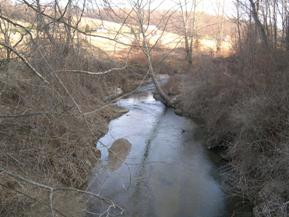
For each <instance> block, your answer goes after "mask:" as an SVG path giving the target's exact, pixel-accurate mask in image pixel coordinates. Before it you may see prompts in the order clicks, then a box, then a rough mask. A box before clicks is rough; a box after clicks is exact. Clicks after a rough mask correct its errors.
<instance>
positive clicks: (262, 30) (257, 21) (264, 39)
mask: <svg viewBox="0 0 289 217" xmlns="http://www.w3.org/2000/svg"><path fill="white" fill-rule="evenodd" d="M249 1H250V3H251V8H252V15H253V18H254V21H255V24H256V26H257V28H258V29H259V33H260V36H261V39H262V42H263V44H264V46H265V47H266V48H269V44H268V38H267V35H266V31H265V28H264V26H263V25H262V23H261V21H260V19H259V16H258V12H257V9H256V5H255V3H254V1H253V0H249Z"/></svg>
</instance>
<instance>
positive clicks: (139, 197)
mask: <svg viewBox="0 0 289 217" xmlns="http://www.w3.org/2000/svg"><path fill="white" fill-rule="evenodd" d="M151 89H152V88H151V86H150V85H148V86H146V87H145V88H143V89H142V90H140V91H139V93H137V94H135V95H134V96H132V97H130V98H128V99H123V100H120V101H119V102H118V105H119V106H121V107H124V108H127V109H128V110H129V112H128V113H126V114H124V115H123V116H121V117H120V118H117V119H115V120H113V121H111V123H110V125H109V130H108V133H107V134H106V135H105V136H104V137H103V138H101V139H100V140H99V141H98V143H97V147H98V148H99V149H100V150H101V153H102V157H101V162H100V163H99V165H98V166H97V168H95V170H94V173H93V176H92V177H91V180H90V182H89V187H88V189H89V190H90V191H92V192H94V193H96V194H99V195H102V196H105V197H107V198H110V199H111V200H112V201H114V202H115V203H117V204H118V205H120V206H121V207H123V208H124V209H125V212H124V213H120V212H119V211H116V210H115V211H113V210H112V211H111V212H110V214H109V216H127V217H223V216H224V213H223V210H224V194H223V192H222V191H221V189H220V185H219V183H218V182H217V181H216V180H215V179H214V178H213V176H212V173H213V171H214V167H213V166H212V164H211V163H210V161H209V160H208V159H207V156H206V152H205V150H204V149H203V147H202V145H201V144H200V143H199V142H198V141H196V140H195V138H194V132H195V130H196V126H195V124H194V123H193V122H192V121H190V120H189V119H186V118H184V117H181V116H178V115H176V114H175V113H174V111H173V110H171V109H166V107H165V106H164V105H163V104H162V103H161V102H159V101H156V100H155V99H154V98H153V96H152V93H151ZM119 138H125V139H127V140H128V141H129V142H130V143H131V144H132V145H131V147H130V148H129V149H128V148H126V149H124V150H123V153H122V154H121V155H120V156H121V159H117V161H118V162H111V161H112V160H114V161H115V160H116V159H110V157H109V152H108V148H109V147H110V146H111V145H112V143H113V142H114V141H115V140H117V139H119ZM110 165H114V166H113V167H111V166H110ZM107 209H108V207H107V205H106V204H102V203H100V202H96V201H93V202H92V201H91V202H90V203H89V210H88V211H89V212H88V213H91V214H88V216H95V215H96V214H101V213H103V212H104V211H105V210H107ZM92 213H94V214H92ZM106 214H107V213H106ZM104 216H105V215H104Z"/></svg>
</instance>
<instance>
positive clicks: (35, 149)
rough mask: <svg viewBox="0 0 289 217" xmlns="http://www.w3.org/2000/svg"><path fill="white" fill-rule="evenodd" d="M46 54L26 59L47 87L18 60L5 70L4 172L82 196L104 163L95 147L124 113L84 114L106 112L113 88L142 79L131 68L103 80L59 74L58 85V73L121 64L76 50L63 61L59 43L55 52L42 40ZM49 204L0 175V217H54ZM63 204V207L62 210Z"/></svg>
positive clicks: (0, 92)
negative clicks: (73, 189)
mask: <svg viewBox="0 0 289 217" xmlns="http://www.w3.org/2000/svg"><path fill="white" fill-rule="evenodd" d="M40 47H42V48H41V49H40V51H37V52H36V51H34V50H33V48H32V50H31V52H30V51H29V50H27V51H26V52H28V53H29V52H30V53H31V55H30V57H29V60H30V61H31V64H32V65H33V66H34V67H35V68H36V69H37V70H38V71H39V72H40V73H41V74H42V75H43V76H45V77H46V78H47V80H48V81H49V82H50V84H49V85H48V84H45V83H43V82H42V81H41V80H40V79H38V78H37V77H35V76H33V74H31V73H30V72H29V69H27V68H26V67H25V66H24V65H23V64H22V63H21V62H19V61H17V60H11V61H10V62H7V63H5V64H3V65H2V66H1V69H0V72H1V73H0V76H1V78H0V115H1V117H0V149H1V151H0V166H1V168H5V169H7V170H9V171H13V172H15V173H17V174H20V175H22V176H24V177H27V178H29V179H32V180H34V181H38V182H40V183H45V184H47V185H51V186H71V187H76V188H80V189H82V188H84V187H85V186H86V182H87V178H88V175H89V173H90V171H91V169H92V168H93V167H94V166H95V164H96V162H97V159H98V157H99V156H98V153H97V152H96V150H95V142H96V140H97V139H98V138H99V137H100V136H101V135H103V134H104V133H105V132H106V130H107V124H108V122H109V121H110V120H111V119H112V118H113V117H116V116H117V115H120V111H119V109H118V108H116V107H114V106H111V105H108V106H106V107H105V110H103V109H100V110H98V111H97V112H95V113H92V114H90V115H87V116H85V117H84V116H83V115H82V114H80V112H79V110H81V112H82V113H85V112H90V111H93V110H95V109H97V108H101V107H103V106H104V105H106V104H107V103H108V102H109V101H110V100H111V98H113V97H115V95H114V94H115V93H114V91H115V88H122V89H123V90H124V91H130V90H131V89H132V88H133V87H135V85H136V83H137V81H138V80H139V79H140V78H141V77H142V76H143V74H142V73H141V72H140V73H133V70H135V68H136V67H138V65H133V66H130V67H129V68H127V69H126V70H122V71H119V72H112V73H111V74H107V75H100V76H93V75H86V74H79V73H71V72H57V76H58V78H57V77H56V76H55V73H56V72H55V71H56V70H59V69H61V70H63V69H74V70H75V69H81V70H87V71H103V70H107V69H109V68H111V67H116V66H118V65H119V63H116V62H114V61H112V60H110V59H108V58H106V57H107V56H106V55H105V54H104V53H100V52H97V51H94V52H93V54H92V53H90V51H88V50H85V49H84V48H77V47H76V48H71V50H70V51H69V52H68V55H66V56H65V55H63V53H62V52H63V47H61V44H59V46H58V48H55V47H54V48H52V47H50V46H49V45H48V44H46V43H45V41H43V42H42V46H40ZM82 47H85V46H82ZM128 75H130V76H128ZM59 81H61V82H59ZM61 83H62V84H61ZM64 87H65V88H64ZM68 93H69V94H68ZM108 96H109V97H108ZM75 103H76V104H77V106H76V104H75ZM77 107H78V108H77ZM48 198H49V197H48V196H47V194H44V193H43V192H42V191H41V190H40V189H37V188H35V186H29V185H27V184H25V183H23V182H19V181H17V180H15V179H13V178H11V177H10V178H9V177H7V176H5V175H4V174H1V172H0V199H1V202H0V216H7V217H8V216H37V214H39V215H38V216H50V215H51V214H50V210H49V207H47V204H49V201H48ZM41 201H42V202H41ZM68 202H69V201H68ZM65 203H66V202H65V201H61V205H62V206H63V207H65V205H63V204H65ZM80 203H81V202H80ZM33 210H34V211H33ZM65 211H67V209H66V210H65V209H64V212H65ZM37 212H39V213H37ZM76 216H79V215H76Z"/></svg>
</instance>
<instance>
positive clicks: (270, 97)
mask: <svg viewBox="0 0 289 217" xmlns="http://www.w3.org/2000/svg"><path fill="white" fill-rule="evenodd" d="M253 50H254V53H253V52H252V51H253ZM264 51H265V52H264ZM288 58H289V56H288V54H287V52H284V51H281V50H272V51H270V52H267V50H264V49H263V48H261V47H258V46H257V47H254V48H252V50H250V52H249V53H247V52H240V53H238V54H236V55H235V56H232V57H229V58H212V57H207V56H202V57H199V58H198V59H197V60H196V63H195V64H194V65H193V67H192V71H191V72H190V74H186V75H184V76H183V79H182V81H181V82H180V83H179V84H181V85H179V86H178V88H179V91H180V92H181V95H180V96H178V98H177V99H178V106H177V108H178V109H180V108H181V109H182V111H183V113H185V114H187V115H188V116H190V117H192V118H193V119H194V120H196V121H197V122H198V123H199V124H200V126H202V128H203V129H204V131H205V134H206V136H205V138H206V144H207V145H208V147H209V148H210V149H213V150H223V151H222V152H221V155H222V156H223V157H224V158H225V159H227V160H229V164H228V165H226V167H224V170H223V182H224V184H225V186H226V189H227V190H228V192H229V193H230V194H233V195H235V196H239V197H241V198H245V199H249V200H250V201H251V203H252V204H254V205H255V208H254V215H255V216H257V217H261V216H262V217H263V216H276V217H277V216H278V217H281V216H283V217H286V216H288V200H289V188H288V185H287V184H286V183H287V182H288V177H289V170H288V165H289V153H288V142H289V140H288V138H289V137H288V136H289V135H288V130H289V124H288V116H289V101H288V100H289V98H288V95H289V89H288V82H289V76H288V70H289V64H288V61H287V60H288ZM172 83H174V84H175V81H174V82H172ZM175 92H176V91H175Z"/></svg>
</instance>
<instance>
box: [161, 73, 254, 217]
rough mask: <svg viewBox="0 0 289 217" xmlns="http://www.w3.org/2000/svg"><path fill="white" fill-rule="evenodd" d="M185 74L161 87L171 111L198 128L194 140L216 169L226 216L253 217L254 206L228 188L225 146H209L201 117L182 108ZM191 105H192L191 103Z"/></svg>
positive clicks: (229, 167) (172, 76)
mask: <svg viewBox="0 0 289 217" xmlns="http://www.w3.org/2000/svg"><path fill="white" fill-rule="evenodd" d="M188 79H189V76H188V75H187V74H182V73H180V74H174V75H171V76H170V79H169V82H168V83H166V84H164V85H163V89H164V90H165V92H166V93H167V94H168V95H169V96H170V97H172V98H173V99H174V105H173V109H174V112H175V113H176V114H177V115H180V116H183V117H186V118H189V119H191V120H193V121H194V122H195V123H196V124H197V125H198V128H197V129H196V131H195V132H194V138H196V139H198V140H200V141H201V143H202V144H204V145H205V146H206V153H207V155H208V157H209V159H210V160H211V161H212V162H213V164H214V165H215V166H216V167H217V171H218V172H217V173H215V174H213V175H214V177H216V178H217V179H219V180H220V182H221V185H222V188H223V190H224V191H225V193H226V197H227V198H226V204H227V206H226V208H227V212H228V213H227V215H228V216H238V217H253V208H254V205H253V203H252V202H251V201H249V200H248V199H247V198H244V197H241V196H238V195H235V193H234V192H233V189H232V188H231V187H230V188H228V186H230V185H231V183H228V182H230V180H228V178H227V177H226V171H227V170H231V169H232V167H231V165H230V162H231V159H230V157H229V156H228V154H227V148H226V146H225V145H224V144H223V143H222V142H220V143H219V144H218V145H213V146H212V145H211V144H208V143H207V139H206V138H208V134H207V129H206V128H205V125H204V119H202V117H201V116H195V115H192V113H190V112H189V111H188V110H187V109H186V108H185V106H184V100H185V99H184V96H183V94H184V93H183V91H184V89H182V87H183V82H184V81H186V80H188ZM155 97H156V98H157V99H160V96H159V95H158V94H157V93H155ZM192 104H193V103H192Z"/></svg>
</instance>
